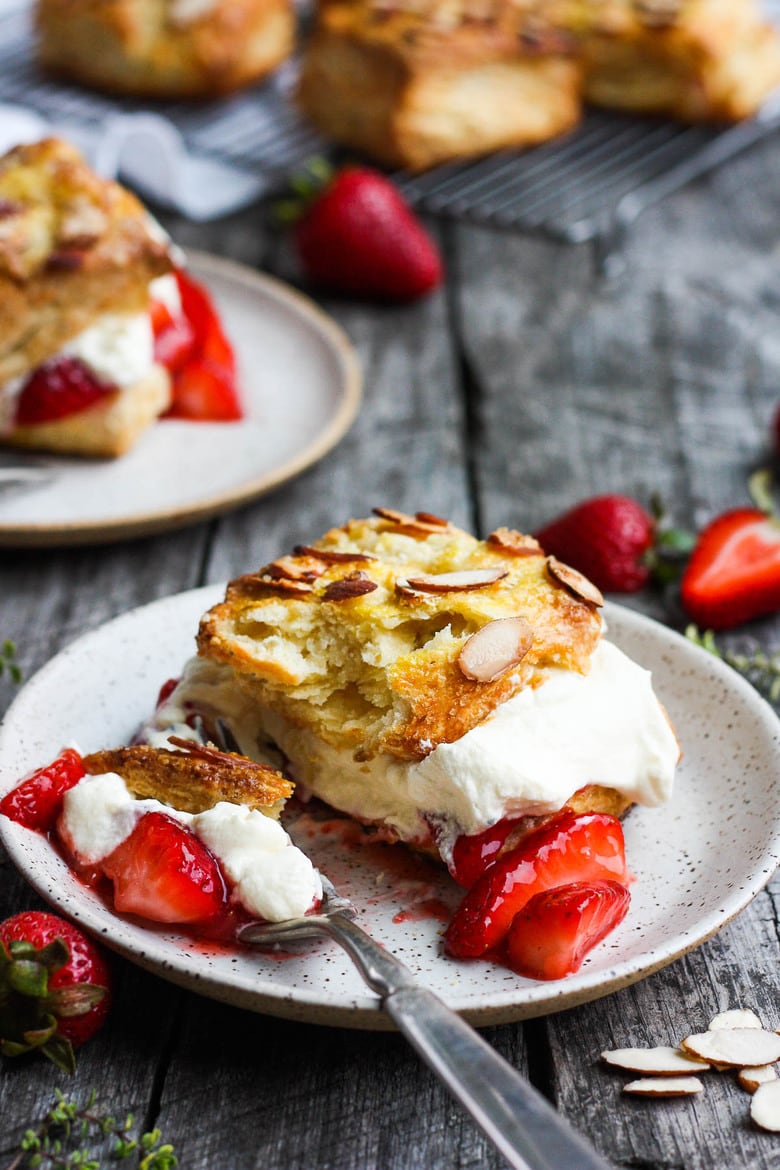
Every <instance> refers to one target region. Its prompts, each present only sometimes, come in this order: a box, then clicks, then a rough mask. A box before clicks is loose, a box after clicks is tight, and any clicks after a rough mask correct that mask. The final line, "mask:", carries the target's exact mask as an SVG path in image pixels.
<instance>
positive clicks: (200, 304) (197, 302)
mask: <svg viewBox="0 0 780 1170" xmlns="http://www.w3.org/2000/svg"><path fill="white" fill-rule="evenodd" d="M176 282H177V284H178V286H179V296H180V297H181V307H182V311H183V313H184V316H185V318H186V319H187V321H188V322H189V325H190V327H191V329H192V331H193V334H194V335H195V337H196V339H197V346H198V354H199V356H200V357H202V358H204V359H206V360H207V361H210V362H213V363H214V364H215V365H218V366H222V367H223V368H224V369H226V370H229V371H230V372H231V373H235V369H236V359H235V355H234V353H233V347H232V346H231V344H230V342H229V341H228V339H227V337H226V336H225V333H224V331H223V329H222V325H221V324H220V320H219V314H218V313H217V310H216V309H215V308H214V303H213V301H212V300H211V297H210V296H209V294H208V293H207V292H206V290H205V288H203V286H202V285H200V284H198V282H197V281H195V280H193V279H192V277H191V276H189V275H188V274H187V273H186V272H181V271H179V272H177V273H176Z"/></svg>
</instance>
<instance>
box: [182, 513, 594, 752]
mask: <svg viewBox="0 0 780 1170" xmlns="http://www.w3.org/2000/svg"><path fill="white" fill-rule="evenodd" d="M383 513H384V514H383V515H382V516H377V517H373V518H370V519H363V520H351V521H349V522H348V523H347V524H345V525H344V526H343V527H341V528H334V529H332V530H331V531H330V532H328V533H326V534H325V536H324V537H323V538H322V540H320V541H317V542H316V543H315V544H314V546H309V547H307V549H306V550H305V551H302V552H301V553H300V554H298V555H297V556H292V557H284V558H280V559H279V560H277V561H275V562H272V564H271V565H267V566H265V568H264V569H262V570H260V571H259V572H258V573H255V574H249V575H247V576H245V577H242V578H239V579H238V580H236V581H234V582H232V583H231V585H230V586H229V588H228V591H227V595H226V598H225V601H224V602H222V603H221V604H219V605H217V606H215V607H214V608H213V609H212V610H210V611H209V613H208V614H206V616H205V617H204V619H203V621H202V623H201V627H200V632H199V637H198V647H199V652H200V654H201V655H203V656H205V657H208V658H212V659H214V660H216V661H219V662H223V663H226V664H228V665H229V666H230V667H231V668H232V669H233V670H234V672H235V677H236V679H237V681H238V683H239V684H240V685H241V686H242V687H243V688H244V689H245V690H247V691H248V693H250V694H251V695H252V696H253V697H254V698H255V699H256V700H257V702H258V703H259V704H260V705H262V706H264V707H267V708H269V709H270V710H272V711H275V712H276V713H277V714H279V715H281V716H283V717H284V718H285V719H286V720H288V721H289V722H290V723H292V724H294V725H298V726H301V727H306V728H308V729H309V730H311V731H313V732H314V733H315V734H316V735H318V736H319V737H320V738H321V739H322V740H323V741H325V742H326V743H329V744H332V745H333V746H336V747H342V748H347V749H349V750H351V751H353V752H356V753H357V754H358V758H365V759H367V758H369V757H370V756H371V755H373V754H376V753H378V752H388V753H391V754H392V755H394V756H397V757H400V758H403V759H420V758H423V757H424V756H425V755H427V754H428V753H429V752H430V751H432V750H433V748H434V747H436V745H437V744H439V743H450V742H452V741H454V740H456V739H459V738H460V737H461V736H462V735H464V734H465V733H466V732H467V731H469V730H470V729H471V728H473V727H475V726H476V725H477V724H478V723H481V722H482V721H483V720H484V719H486V718H487V717H488V716H489V715H490V714H491V712H493V711H494V710H495V709H496V708H497V707H498V706H499V705H500V704H501V703H503V702H505V701H506V700H507V699H508V698H510V697H511V696H512V695H514V694H516V693H518V692H519V691H520V690H521V689H522V688H524V687H528V686H530V687H533V686H536V685H538V684H539V683H540V682H541V681H542V680H543V678H544V676H545V670H546V668H547V667H550V666H563V667H567V668H569V669H571V670H575V671H579V672H581V673H583V674H584V673H586V672H587V670H588V665H589V661H590V656H591V653H592V651H593V649H594V647H595V645H596V643H597V642H598V640H599V638H600V636H601V625H602V623H601V618H600V616H599V614H598V610H597V609H596V607H595V606H593V605H591V604H589V603H587V602H585V601H583V600H582V599H580V598H578V597H576V596H575V595H574V594H572V593H571V592H570V590H568V589H567V588H565V587H564V586H562V585H561V584H560V583H559V582H558V581H557V580H556V579H555V578H554V577H553V576H552V575H551V574H550V573H549V572H548V569H547V562H546V559H545V557H544V555H543V553H542V552H541V550H538V552H537V553H536V554H535V555H519V556H518V555H513V554H511V553H510V554H506V553H505V552H502V551H501V550H500V549H499V548H498V547H497V546H496V544H495V542H493V543H491V542H490V541H489V540H488V541H487V542H483V541H478V540H476V539H475V538H474V537H472V536H470V535H469V534H468V533H466V532H463V531H462V530H461V529H458V528H456V527H455V526H454V525H450V524H447V523H446V521H438V522H437V523H431V522H430V521H429V520H428V519H424V520H420V519H419V517H420V516H426V514H420V513H418V514H417V517H412V516H403V515H402V514H401V513H388V512H387V511H386V510H383ZM517 539H518V540H519V539H520V537H519V534H517ZM318 549H322V550H324V552H325V556H323V559H322V560H321V561H319V562H317V558H316V552H317V550H318ZM334 552H336V553H340V554H347V553H350V554H354V555H356V556H357V557H359V558H366V557H368V558H370V559H367V560H366V559H360V560H356V561H355V563H354V564H350V563H349V562H345V561H343V560H339V561H334V560H333V559H332V554H333V553H334ZM312 554H314V555H312ZM476 570H479V571H482V570H490V571H493V576H494V578H497V579H493V580H491V581H489V582H488V583H486V584H483V585H481V586H479V587H474V585H473V574H474V572H475V571H476ZM453 572H454V573H457V574H460V573H463V572H465V573H466V574H467V575H471V576H470V577H468V580H467V579H465V578H464V579H461V578H456V579H455V584H454V585H452V581H451V579H450V578H443V579H442V580H441V581H436V582H435V584H436V585H437V586H441V585H442V584H443V585H444V586H446V588H445V591H441V589H439V590H438V591H436V592H430V591H425V589H423V590H417V589H416V588H415V584H414V583H415V580H416V579H417V578H418V577H419V574H421V573H424V574H428V575H434V577H438V575H440V574H450V573H453ZM487 575H488V576H490V575H491V574H490V573H488V574H487ZM429 584H430V583H429V582H425V585H426V587H427V586H429ZM410 586H411V588H410ZM515 615H519V616H522V617H523V618H525V619H526V620H527V621H528V623H529V624H530V626H531V627H532V631H533V640H532V642H531V646H530V649H529V650H528V652H527V653H526V654H525V655H524V657H523V658H522V661H519V662H516V663H513V664H511V665H510V666H509V667H508V668H507V669H506V670H505V672H504V673H503V674H501V675H500V676H499V677H497V678H494V679H492V680H490V681H486V682H479V681H475V680H474V679H473V678H469V677H466V675H465V674H464V672H463V671H462V669H460V668H459V666H458V656H459V654H460V652H461V650H462V648H463V646H464V644H465V643H466V641H467V639H468V638H469V637H470V636H471V635H472V634H474V633H475V632H476V631H477V630H481V629H482V628H483V627H485V626H487V625H488V624H489V623H491V622H492V621H494V620H495V619H499V618H505V617H510V616H515Z"/></svg>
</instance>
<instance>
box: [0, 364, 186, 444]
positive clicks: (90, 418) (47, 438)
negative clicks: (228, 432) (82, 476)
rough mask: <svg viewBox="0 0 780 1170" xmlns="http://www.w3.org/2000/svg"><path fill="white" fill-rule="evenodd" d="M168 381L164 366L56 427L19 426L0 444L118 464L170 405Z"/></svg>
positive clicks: (48, 424)
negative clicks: (105, 459) (113, 460)
mask: <svg viewBox="0 0 780 1170" xmlns="http://www.w3.org/2000/svg"><path fill="white" fill-rule="evenodd" d="M170 385H171V383H170V377H169V375H168V371H167V370H165V369H163V367H162V366H153V368H152V370H151V372H150V373H149V374H148V375H147V377H146V378H143V379H142V380H141V381H140V382H136V383H135V384H134V385H133V386H125V387H124V388H123V389H122V390H117V391H115V392H113V393H111V394H108V395H106V396H105V397H104V398H102V399H101V400H100V401H99V402H97V403H95V405H94V406H90V407H88V408H87V409H86V410H81V411H79V412H78V413H77V414H70V415H68V416H67V417H66V418H60V419H55V420H54V421H53V422H45V423H34V424H28V425H25V426H15V427H14V428H13V429H12V430H10V431H7V432H4V433H3V434H2V435H0V442H2V443H4V444H6V445H7V446H11V447H24V448H25V449H27V450H29V451H52V452H54V453H56V454H58V455H85V456H90V457H94V458H99V457H104V458H115V457H116V456H119V455H124V454H125V452H126V451H128V450H129V449H130V448H131V447H132V446H133V445H134V443H136V442H137V440H138V439H139V437H140V436H141V435H142V434H143V432H144V431H145V430H146V429H147V427H148V426H150V425H151V424H152V423H153V422H154V421H155V419H157V418H159V416H160V415H161V414H163V413H164V412H165V411H166V410H167V408H168V406H169V405H170V397H171V393H170Z"/></svg>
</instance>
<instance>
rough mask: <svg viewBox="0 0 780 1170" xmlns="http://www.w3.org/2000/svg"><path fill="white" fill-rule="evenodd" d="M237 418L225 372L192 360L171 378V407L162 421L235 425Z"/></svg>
mask: <svg viewBox="0 0 780 1170" xmlns="http://www.w3.org/2000/svg"><path fill="white" fill-rule="evenodd" d="M241 417H242V411H241V404H240V403H239V401H238V398H237V397H236V388H235V384H234V382H233V378H232V375H231V374H230V373H229V372H227V371H225V370H223V369H221V368H220V367H219V366H212V365H211V364H210V363H209V362H206V361H201V360H194V359H193V360H191V361H188V362H187V364H186V365H185V366H184V369H182V370H179V371H178V373H177V374H176V375H175V376H174V380H173V404H172V406H171V408H170V410H169V411H168V413H167V415H166V418H187V419H190V420H193V421H194V420H197V421H200V422H236V421H238V419H240V418H241Z"/></svg>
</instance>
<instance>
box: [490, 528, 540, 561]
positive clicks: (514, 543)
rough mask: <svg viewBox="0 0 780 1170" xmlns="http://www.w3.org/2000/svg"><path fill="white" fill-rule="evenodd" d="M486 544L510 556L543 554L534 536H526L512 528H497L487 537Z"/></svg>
mask: <svg viewBox="0 0 780 1170" xmlns="http://www.w3.org/2000/svg"><path fill="white" fill-rule="evenodd" d="M486 543H487V544H489V545H491V546H492V547H493V548H496V549H499V550H500V551H501V552H503V553H508V554H509V556H510V557H541V556H544V553H543V552H542V546H541V545H540V544H539V541H538V540H537V539H536V537H535V536H526V535H525V533H523V532H517V531H515V529H514V528H497V529H496V530H495V532H491V533H490V536H489V537H488V538H487V541H486Z"/></svg>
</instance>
